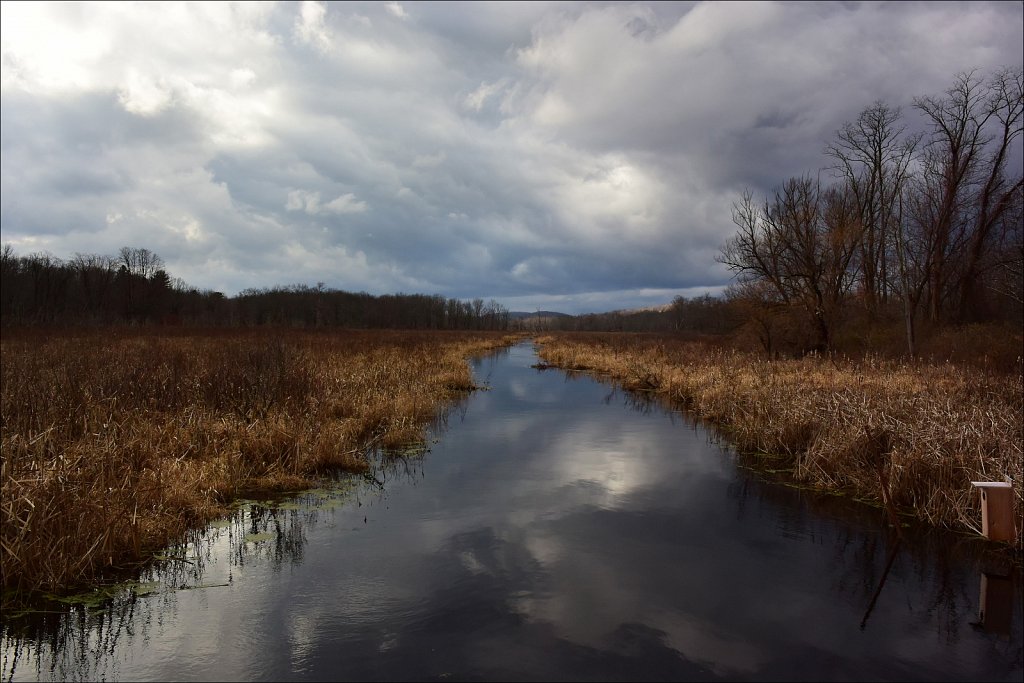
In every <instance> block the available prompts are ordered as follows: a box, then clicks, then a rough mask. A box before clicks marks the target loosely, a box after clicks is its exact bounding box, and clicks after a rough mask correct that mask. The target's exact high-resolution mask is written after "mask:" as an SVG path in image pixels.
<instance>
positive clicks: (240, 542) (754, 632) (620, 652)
mask: <svg viewBox="0 0 1024 683" xmlns="http://www.w3.org/2000/svg"><path fill="white" fill-rule="evenodd" d="M536 361H537V359H536V357H535V356H534V354H533V353H532V351H531V350H530V348H529V346H528V345H520V346H518V347H515V348H514V349H512V350H511V351H509V352H506V353H501V354H497V355H495V356H491V357H488V358H485V359H481V360H479V361H476V362H475V363H474V368H475V373H476V376H477V380H478V382H481V383H486V384H488V385H489V390H488V391H482V392H477V393H475V394H474V395H472V396H471V397H469V398H467V399H466V400H465V401H463V402H462V403H460V404H459V405H458V406H456V407H454V408H453V409H452V410H451V411H450V412H449V413H448V415H447V416H446V418H445V419H444V420H442V421H441V422H440V423H439V424H438V425H437V428H436V433H435V438H436V439H437V441H436V443H433V444H432V447H431V450H430V452H428V453H427V454H425V455H424V456H422V457H420V456H408V457H399V458H395V457H392V458H387V459H384V460H382V461H381V465H380V466H379V467H378V468H377V469H376V470H375V471H374V472H373V473H372V475H369V476H366V477H357V478H354V479H352V478H349V479H345V478H341V479H339V480H338V482H337V486H336V487H332V488H327V489H323V490H317V491H311V492H307V493H304V494H302V495H300V496H295V497H291V498H288V499H285V500H281V501H276V502H274V503H269V502H262V503H260V502H247V503H245V504H244V505H243V506H242V507H241V508H240V509H239V510H238V512H236V514H235V515H234V516H233V517H232V518H231V519H230V520H226V521H224V522H222V523H220V524H218V525H214V526H213V527H211V528H210V529H207V530H205V531H204V532H202V533H197V534H194V535H192V536H191V537H190V538H189V539H186V541H185V542H183V543H182V544H181V546H180V547H177V548H171V549H168V551H167V555H168V557H170V558H172V559H168V560H165V561H164V562H162V563H161V565H160V566H159V567H154V568H152V569H151V570H148V571H147V573H145V574H144V575H143V576H140V577H139V580H138V582H137V583H136V584H135V585H134V587H132V588H128V589H126V590H125V591H123V592H122V593H121V594H119V595H118V597H116V598H115V599H113V600H112V601H108V602H107V603H105V604H103V605H100V606H89V605H79V606H76V607H74V608H71V609H69V610H66V611H63V612H62V613H53V614H50V613H44V614H34V615H28V616H26V617H24V618H17V619H15V618H7V617H6V616H5V621H4V631H3V653H4V654H3V677H4V679H5V680H36V679H39V680H56V679H60V680H98V679H105V680H119V679H126V680H158V679H159V680H203V679H211V678H216V679H224V680H239V679H252V680H309V679H333V680H338V679H350V680H409V679H431V678H442V679H477V680H494V679H523V678H539V679H544V680H565V679H573V680H582V679H595V680H649V679H665V678H669V679H676V680H708V679H718V678H725V679H730V680H734V679H750V680H767V679H782V678H785V679H788V680H811V679H813V680H849V679H865V678H883V679H887V680H921V679H930V680H964V679H975V680H977V679H984V680H1020V678H1021V674H1022V670H1024V665H1022V659H1024V656H1022V646H1021V610H1020V606H1019V604H1018V602H1019V599H1018V598H1017V597H1016V596H1019V595H1020V581H1021V579H1020V571H1019V568H1017V567H1014V566H1012V563H1009V562H1007V561H1006V556H1005V554H1002V553H1001V551H998V550H995V549H994V546H992V545H991V544H988V543H986V542H984V541H979V540H978V539H973V538H967V537H964V536H959V535H951V534H948V533H942V532H938V531H934V530H932V531H923V530H919V529H905V530H904V532H903V534H902V538H901V539H899V540H898V541H897V538H896V537H895V536H894V535H893V534H891V533H890V532H889V531H888V530H887V528H886V525H885V523H884V514H883V512H882V511H881V510H879V509H877V508H873V507H869V506H865V505H862V504H858V503H855V502H852V501H849V500H847V499H845V498H842V497H835V496H822V495H819V494H813V493H810V492H807V491H803V490H800V489H797V488H793V487H787V486H783V485H780V484H776V483H772V482H770V481H766V479H765V477H764V476H763V475H760V474H757V473H756V472H755V471H753V470H751V469H749V468H748V467H746V466H745V465H746V461H745V459H743V458H738V457H737V456H736V455H735V454H733V453H732V452H731V451H730V450H729V449H728V448H726V447H724V446H723V445H722V444H721V443H720V442H719V441H718V439H717V437H715V436H714V435H713V434H711V433H710V432H708V431H706V430H705V429H704V427H703V426H701V425H699V424H697V423H696V422H694V421H693V420H692V418H690V417H688V416H685V415H683V414H681V413H679V412H673V411H668V410H666V409H665V408H664V407H663V406H661V405H660V404H659V403H657V402H656V401H653V400H651V397H650V396H646V395H643V394H632V393H626V392H622V391H619V390H616V389H614V388H613V387H611V386H610V385H608V384H602V383H599V382H597V381H595V380H593V379H592V378H590V377H587V376H584V375H579V374H576V373H572V374H566V373H562V372H560V371H555V370H538V369H533V368H531V367H530V366H531V365H532V364H534V363H536ZM979 576H980V577H981V578H980V581H981V587H980V594H979V588H978V586H979Z"/></svg>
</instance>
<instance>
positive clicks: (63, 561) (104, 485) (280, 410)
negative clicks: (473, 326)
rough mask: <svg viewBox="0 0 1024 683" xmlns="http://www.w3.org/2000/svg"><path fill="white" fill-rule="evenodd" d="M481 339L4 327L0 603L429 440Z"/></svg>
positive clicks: (490, 338)
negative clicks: (255, 499)
mask: <svg viewBox="0 0 1024 683" xmlns="http://www.w3.org/2000/svg"><path fill="white" fill-rule="evenodd" d="M511 341H512V338H511V337H507V336H506V337H503V336H502V335H500V334H496V333H476V332H431V333H412V332H332V333H312V332H310V333H306V332H298V331H286V332H267V331H260V332H233V333H225V332H212V331H211V332H209V333H205V334H204V333H195V332H193V333H183V332H176V333H170V334H161V333H156V332H153V333H147V332H129V331H122V332H111V331H105V332H92V333H77V334H75V333H57V334H52V335H44V334H40V333H32V332H27V333H17V334H15V333H10V332H5V336H4V338H3V339H2V341H0V351H2V359H3V363H2V384H0V446H2V453H3V460H2V473H0V478H2V499H0V500H2V503H0V525H2V529H0V544H2V554H0V568H2V570H3V588H4V602H5V603H7V602H11V601H16V600H18V599H20V598H21V597H23V596H25V595H26V594H27V593H31V592H38V591H53V592H58V591H62V590H65V589H68V588H71V587H74V586H78V585H83V584H86V583H89V582H92V581H94V580H95V579H96V578H97V577H98V576H100V575H101V574H102V573H103V572H104V571H106V570H107V568H109V567H124V566H127V565H130V564H131V563H132V562H140V561H145V560H146V558H147V557H149V556H150V555H151V554H152V552H153V551H155V550H159V549H161V548H163V547H164V546H165V545H166V544H167V542H168V541H170V540H172V539H174V538H177V537H179V536H180V535H181V534H183V533H184V532H186V531H187V530H189V529H192V528H195V527H197V526H199V525H202V524H203V523H205V522H207V521H208V520H210V519H212V518H214V517H215V516H217V515H219V514H222V513H223V512H224V511H225V510H226V506H227V505H228V504H229V503H230V502H231V501H232V500H233V499H235V498H237V497H239V496H240V495H242V494H243V493H245V492H250V491H256V490H261V491H270V490H288V489H296V488H302V487H304V486H309V485H311V484H312V483H313V482H314V479H315V477H316V476H317V475H318V474H319V473H323V472H326V471H328V470H331V469H336V468H345V469H350V470H359V469H364V468H366V467H367V466H368V463H367V453H368V452H369V451H370V450H372V449H374V448H385V449H386V448H393V447H398V446H402V445H407V444H409V443H410V442H417V441H421V440H422V439H423V437H424V430H425V428H426V427H427V426H428V425H429V424H430V423H431V422H432V421H433V420H435V419H437V418H438V417H439V416H440V415H442V414H443V413H444V411H445V410H446V408H447V407H448V406H449V405H450V404H451V401H452V400H453V398H455V397H456V396H457V395H459V394H461V393H464V392H466V391H467V390H471V389H473V388H474V386H473V378H472V374H471V372H470V369H469V367H468V365H467V363H466V358H467V356H470V355H473V354H476V353H481V352H483V351H486V350H488V349H491V348H495V347H498V346H503V345H507V344H508V343H510V342H511Z"/></svg>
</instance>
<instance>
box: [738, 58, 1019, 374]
mask: <svg viewBox="0 0 1024 683" xmlns="http://www.w3.org/2000/svg"><path fill="white" fill-rule="evenodd" d="M913 110H914V111H915V112H916V113H917V116H918V118H917V119H916V120H915V121H912V122H911V124H908V123H907V121H906V119H905V118H904V114H903V112H902V110H901V109H900V108H899V107H893V106H890V105H889V104H887V103H885V102H882V101H877V102H875V103H874V104H872V105H871V106H869V107H867V108H866V109H864V110H863V111H862V112H861V113H860V115H859V116H858V117H857V118H856V119H855V120H854V121H850V122H847V123H846V124H844V125H843V127H842V128H841V129H840V130H838V131H837V133H836V135H835V139H834V140H832V141H831V142H830V143H829V144H828V145H827V146H826V147H825V150H824V154H825V156H826V158H827V160H828V165H827V166H826V167H825V168H823V169H822V170H821V171H819V172H818V173H817V174H816V175H810V174H808V175H804V176H800V177H794V178H789V179H787V180H785V181H783V182H782V183H781V185H780V186H778V188H777V189H776V190H775V191H774V192H773V193H772V194H771V196H768V197H765V198H756V197H755V196H754V195H753V193H751V192H749V191H748V192H745V193H744V194H743V195H742V197H741V198H740V200H739V201H737V202H736V203H735V204H734V206H733V211H732V218H733V222H734V223H735V224H736V226H737V227H738V231H737V232H736V234H735V235H734V236H733V237H732V238H731V239H730V240H729V241H728V242H727V243H726V244H725V245H724V247H723V248H722V250H721V253H720V256H719V260H720V262H722V263H723V264H725V265H726V266H727V267H728V268H729V269H730V270H731V271H732V272H733V273H734V275H735V282H734V283H733V284H732V285H731V286H730V288H729V290H728V291H727V298H728V299H729V300H730V301H731V302H732V303H733V304H734V306H735V307H737V308H738V309H739V310H741V311H742V316H743V318H744V319H745V321H746V325H747V326H748V327H750V328H752V329H754V330H756V334H757V336H758V337H759V339H760V342H761V344H762V346H763V347H764V348H765V350H766V351H768V352H769V353H771V352H772V351H773V349H774V350H777V349H778V348H779V346H780V345H782V344H783V341H784V339H789V340H793V339H797V340H798V344H799V345H801V346H802V347H803V350H805V351H808V350H818V351H831V350H833V349H834V348H835V346H836V342H837V338H838V336H839V335H840V334H841V333H842V332H843V330H844V328H848V327H849V326H851V325H856V326H861V327H864V326H871V325H875V324H878V323H884V322H886V321H892V320H898V321H900V323H901V327H902V328H903V331H902V332H901V334H902V336H903V337H904V338H905V347H906V350H907V352H908V353H909V354H910V355H914V354H915V352H916V350H917V348H918V337H919V334H920V331H921V329H922V328H925V329H935V328H937V327H940V326H945V325H958V324H965V323H974V322H1000V321H1001V322H1010V323H1013V324H1017V325H1019V324H1020V323H1021V309H1022V302H1024V297H1022V289H1024V283H1022V279H1024V269H1022V264H1024V240H1022V236H1024V180H1022V176H1024V171H1022V160H1021V140H1020V137H1021V133H1022V118H1024V97H1022V71H1021V69H1020V68H1016V69H1008V68H1007V69H1002V70H999V71H997V72H995V73H993V74H991V75H989V76H987V77H983V76H982V75H979V74H978V73H977V72H976V71H972V72H966V73H961V74H959V75H957V76H956V77H955V79H954V82H953V85H952V86H951V87H950V88H949V89H947V90H946V91H945V92H944V93H943V94H942V95H940V96H935V97H931V96H928V97H916V98H914V100H913ZM823 176H824V177H825V180H824V181H823Z"/></svg>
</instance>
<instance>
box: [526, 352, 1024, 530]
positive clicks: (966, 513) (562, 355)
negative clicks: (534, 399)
mask: <svg viewBox="0 0 1024 683" xmlns="http://www.w3.org/2000/svg"><path fill="white" fill-rule="evenodd" d="M536 342H537V343H538V345H539V347H540V349H539V355H540V357H541V358H542V359H543V360H544V362H545V363H548V364H550V365H553V366H556V367H559V368H563V369H567V370H582V371H588V372H596V373H600V374H606V375H608V376H609V377H610V378H612V379H614V380H616V381H618V382H620V383H622V385H623V386H624V387H625V388H627V389H631V390H638V391H647V392H653V393H655V394H658V395H660V396H663V397H664V398H666V399H667V400H668V401H670V402H671V403H673V404H674V405H677V406H679V407H682V408H684V409H686V410H688V411H690V412H691V413H693V414H695V415H697V416H699V417H700V418H702V419H703V420H705V421H707V422H709V423H710V424H712V425H714V426H715V427H716V428H717V429H719V430H720V431H721V432H722V433H723V434H724V435H725V436H726V437H727V438H729V439H730V440H731V441H732V443H733V444H734V445H735V446H736V448H737V449H738V450H739V451H740V452H742V453H745V454H756V455H757V456H758V457H759V458H760V459H761V460H762V461H763V462H764V466H765V468H766V469H771V470H772V471H773V472H774V473H782V474H783V475H784V476H785V477H787V478H789V479H791V480H792V481H795V482H799V483H801V484H804V485H807V486H811V487H814V488H817V489H821V490H825V491H831V492H842V493H848V494H850V495H853V496H855V497H858V498H863V499H866V500H870V501H875V502H878V503H879V504H883V503H885V501H890V503H889V507H894V508H895V509H897V510H899V511H900V512H902V513H909V514H912V515H913V516H914V517H916V518H918V519H920V520H922V521H923V522H926V523H929V524H932V525H936V526H943V527H948V528H951V529H956V530H961V531H969V532H975V533H980V530H981V512H980V507H979V502H978V493H977V491H976V489H974V488H973V487H972V486H971V481H1006V480H1011V481H1012V482H1013V489H1014V498H1015V504H1016V509H1015V513H1016V518H1017V519H1018V520H1019V519H1020V511H1021V508H1022V505H1021V501H1022V485H1021V484H1022V479H1024V464H1022V463H1024V457H1022V442H1024V438H1022V435H1024V426H1022V408H1024V393H1022V384H1021V374H1020V372H1019V371H1018V372H1017V373H1016V374H998V373H988V372H984V371H982V370H980V369H977V368H973V367H966V366H957V365H952V364H927V363H906V362H900V361H892V360H881V359H877V358H872V357H865V358H862V359H852V360H851V359H843V360H832V359H824V358H804V359H800V360H775V361H769V360H766V359H764V358H763V357H761V356H758V355H755V354H750V353H743V352H739V351H733V350H727V349H722V348H716V347H713V346H710V345H708V344H703V343H701V342H699V341H684V340H680V339H673V338H672V337H666V336H648V335H634V334H556V335H548V336H544V337H538V338H537V339H536ZM1020 546H1021V539H1020V538H1019V537H1018V540H1017V547H1018V548H1020Z"/></svg>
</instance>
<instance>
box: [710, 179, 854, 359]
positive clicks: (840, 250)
mask: <svg viewBox="0 0 1024 683" xmlns="http://www.w3.org/2000/svg"><path fill="white" fill-rule="evenodd" d="M733 222H734V223H736V225H737V226H738V227H739V232H737V233H736V235H734V236H733V237H732V238H731V239H730V240H729V241H728V242H726V244H725V246H724V247H723V248H722V252H721V254H720V255H719V257H718V260H719V262H721V263H723V264H725V265H726V266H727V267H728V268H729V269H730V270H732V271H733V272H734V273H736V276H737V279H738V280H739V281H740V282H741V283H750V282H752V281H763V282H765V283H767V284H768V285H769V286H770V287H771V289H773V290H774V292H775V293H776V294H777V296H778V298H779V300H780V301H781V302H782V303H783V304H786V305H789V306H795V307H798V308H800V309H802V310H803V311H804V313H805V314H806V315H807V317H808V320H809V322H810V323H811V325H812V328H813V330H814V336H815V344H814V347H813V348H815V349H818V350H823V351H824V350H831V348H832V335H833V332H834V327H835V324H836V322H837V319H838V314H839V312H840V309H841V307H842V304H843V300H844V299H845V297H846V294H847V292H848V291H849V289H850V286H851V285H852V283H853V281H854V278H853V275H852V272H851V267H850V266H851V263H852V261H853V258H854V255H855V254H856V248H857V245H858V244H859V239H860V223H859V220H858V217H857V207H856V202H855V200H854V197H853V196H852V195H851V193H849V192H848V191H846V190H844V189H843V188H829V189H827V190H825V191H824V192H822V190H821V188H820V187H819V185H818V183H817V182H816V181H815V180H813V179H812V178H810V177H808V176H805V177H801V178H791V179H790V180H788V181H786V182H785V183H784V184H783V186H782V188H781V189H780V190H777V191H776V192H775V196H774V198H773V199H772V201H771V202H770V203H769V202H768V201H765V203H764V205H763V206H761V207H757V206H756V205H755V204H754V201H753V196H752V194H751V193H750V192H746V193H744V195H743V198H742V200H741V201H740V202H739V203H738V204H736V205H734V207H733ZM749 289H750V288H749V287H748V290H749Z"/></svg>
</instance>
